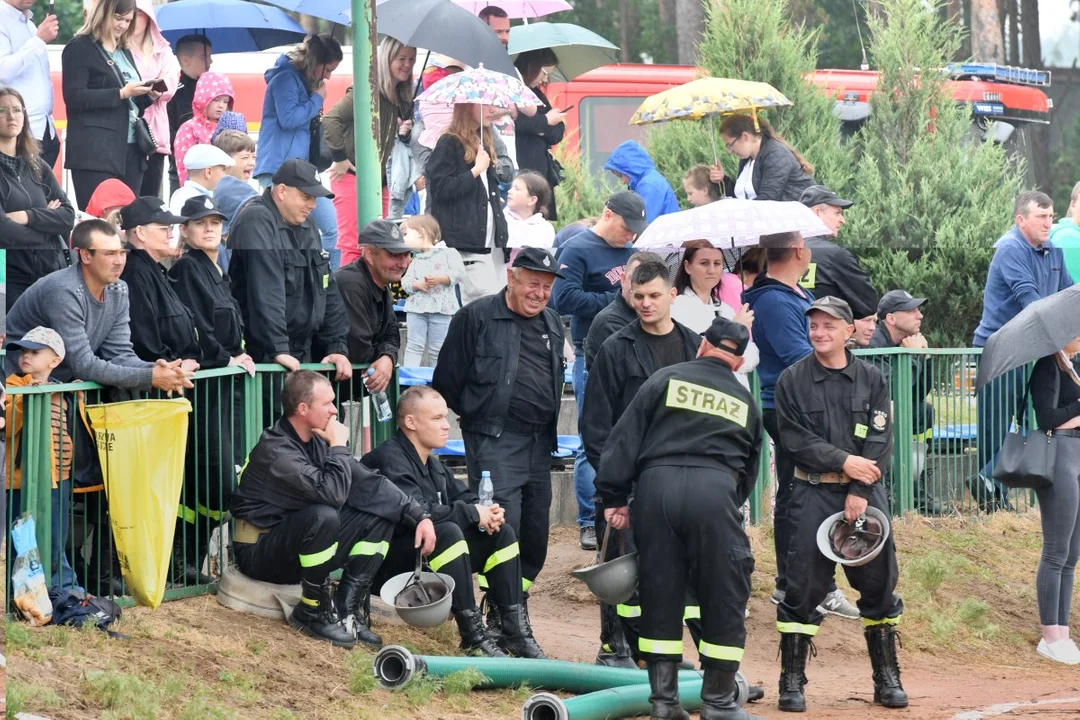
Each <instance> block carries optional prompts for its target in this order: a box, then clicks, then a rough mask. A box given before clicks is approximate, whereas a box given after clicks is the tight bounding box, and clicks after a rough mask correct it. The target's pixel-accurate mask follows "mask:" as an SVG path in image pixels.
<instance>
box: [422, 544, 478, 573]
mask: <svg viewBox="0 0 1080 720" xmlns="http://www.w3.org/2000/svg"><path fill="white" fill-rule="evenodd" d="M468 553H469V544H468V543H467V542H465V541H464V540H458V541H457V542H456V543H454V544H453V545H451V546H450V547H448V548H446V549H445V550H443V551H442V552H441V553H439V555H438V557H435V558H432V559H431V560H430V561H429V562H428V565H430V566H431V569H432V570H434V571H435V572H439V568H441V567H442V566H443V565H446V564H447V563H449V562H453V561H454V560H457V559H458V558H459V557H461V556H462V555H467V554H468Z"/></svg>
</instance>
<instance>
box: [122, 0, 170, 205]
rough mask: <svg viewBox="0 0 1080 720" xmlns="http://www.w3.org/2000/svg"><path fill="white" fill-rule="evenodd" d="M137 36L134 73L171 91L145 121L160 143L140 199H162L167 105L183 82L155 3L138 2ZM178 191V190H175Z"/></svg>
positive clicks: (133, 44)
mask: <svg viewBox="0 0 1080 720" xmlns="http://www.w3.org/2000/svg"><path fill="white" fill-rule="evenodd" d="M135 8H136V12H135V34H134V35H132V36H131V40H130V41H128V48H129V49H130V50H131V54H132V55H133V56H134V57H135V69H136V70H138V71H139V76H140V77H142V79H143V80H164V81H165V84H166V85H167V86H168V89H167V90H166V91H165V92H163V93H162V94H161V95H160V96H159V97H158V98H157V99H156V100H155V101H154V102H153V104H152V105H150V107H148V108H146V111H145V112H144V113H143V117H144V118H145V119H146V122H147V123H148V124H149V125H150V132H151V133H153V134H154V139H155V140H157V152H155V153H153V154H152V155H151V156H150V159H149V161H148V162H147V165H146V172H145V173H144V174H143V180H142V191H141V192H139V193H138V195H140V196H142V195H153V196H154V197H160V196H161V178H162V174H163V173H164V172H165V158H167V157H168V156H169V152H170V149H169V115H168V110H167V108H166V104H167V103H168V102H169V100H171V99H172V96H173V93H175V92H176V86H177V84H178V83H179V81H180V63H179V61H178V60H177V59H176V56H175V55H173V51H172V48H170V47H169V41H168V40H166V39H165V38H164V37H163V36H162V35H161V30H159V29H158V24H157V16H156V15H155V14H154V3H153V0H135ZM174 189H175V188H174Z"/></svg>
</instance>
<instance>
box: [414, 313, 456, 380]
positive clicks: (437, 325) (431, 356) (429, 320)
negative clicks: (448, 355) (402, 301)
mask: <svg viewBox="0 0 1080 720" xmlns="http://www.w3.org/2000/svg"><path fill="white" fill-rule="evenodd" d="M451 317H452V316H451V315H442V314H440V313H418V312H407V313H405V326H406V328H407V329H408V340H407V342H406V343H405V362H404V363H403V365H404V366H405V367H421V362H423V360H424V350H425V349H426V350H427V355H428V362H427V365H425V366H424V367H435V363H436V362H438V360H439V350H441V349H442V346H443V341H445V340H446V331H447V330H449V329H450V318H451Z"/></svg>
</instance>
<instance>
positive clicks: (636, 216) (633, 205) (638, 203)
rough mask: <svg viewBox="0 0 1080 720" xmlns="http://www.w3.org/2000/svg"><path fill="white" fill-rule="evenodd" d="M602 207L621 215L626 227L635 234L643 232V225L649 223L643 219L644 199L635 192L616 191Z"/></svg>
mask: <svg viewBox="0 0 1080 720" xmlns="http://www.w3.org/2000/svg"><path fill="white" fill-rule="evenodd" d="M604 207H606V208H607V209H608V210H610V211H611V212H613V213H615V214H616V215H618V216H619V217H621V218H622V219H623V222H624V223H626V227H627V228H628V229H629V230H630V232H632V233H634V234H635V235H640V234H641V233H643V232H645V227H646V226H647V225H648V224H649V223H648V222H647V221H646V220H645V201H644V200H643V199H642V198H641V196H640V195H638V194H637V193H636V192H631V191H630V190H623V191H622V192H617V193H615V194H614V195H612V196H611V197H609V198H608V201H607V203H605V205H604Z"/></svg>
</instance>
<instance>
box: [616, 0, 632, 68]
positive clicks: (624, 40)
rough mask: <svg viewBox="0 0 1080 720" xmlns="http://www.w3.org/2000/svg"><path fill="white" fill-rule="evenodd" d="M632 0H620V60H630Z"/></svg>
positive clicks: (625, 61) (626, 61)
mask: <svg viewBox="0 0 1080 720" xmlns="http://www.w3.org/2000/svg"><path fill="white" fill-rule="evenodd" d="M630 2H631V0H619V49H620V53H619V60H620V61H622V62H624V63H628V62H630V28H631V19H630V16H631V14H632V13H631V8H630Z"/></svg>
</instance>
